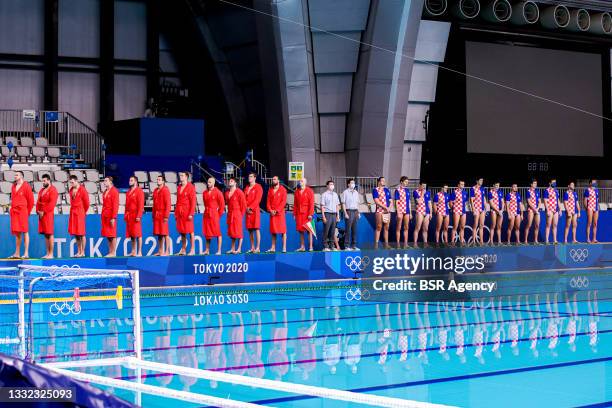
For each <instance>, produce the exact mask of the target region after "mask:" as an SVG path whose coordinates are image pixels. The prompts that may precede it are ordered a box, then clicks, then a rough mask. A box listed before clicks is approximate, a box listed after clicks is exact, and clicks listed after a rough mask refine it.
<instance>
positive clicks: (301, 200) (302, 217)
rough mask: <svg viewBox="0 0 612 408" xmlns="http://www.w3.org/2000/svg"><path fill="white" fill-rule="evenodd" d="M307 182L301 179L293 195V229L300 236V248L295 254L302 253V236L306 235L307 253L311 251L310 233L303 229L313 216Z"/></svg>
mask: <svg viewBox="0 0 612 408" xmlns="http://www.w3.org/2000/svg"><path fill="white" fill-rule="evenodd" d="M307 183H308V180H306V178H303V179H302V180H301V181H300V184H299V185H298V188H297V189H296V190H295V193H294V200H293V216H294V217H295V229H296V230H297V232H298V233H299V235H300V247H299V248H298V249H297V252H304V251H305V250H306V249H305V247H304V246H305V243H304V234H308V243H309V251H312V250H313V246H312V238H313V237H312V232H310V230H309V229H307V228H306V227H305V224H306V223H309V222H310V221H312V218H313V216H314V192H313V191H312V189H311V188H310V187H308V186H307Z"/></svg>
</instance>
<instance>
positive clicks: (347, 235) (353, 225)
mask: <svg viewBox="0 0 612 408" xmlns="http://www.w3.org/2000/svg"><path fill="white" fill-rule="evenodd" d="M347 186H348V188H347V189H346V190H344V191H343V192H342V200H341V201H342V212H343V213H344V225H345V227H344V249H345V250H352V251H357V250H358V249H359V248H357V224H358V222H357V220H359V218H361V214H360V213H359V193H358V192H357V189H356V188H355V180H353V179H349V180H348V183H347Z"/></svg>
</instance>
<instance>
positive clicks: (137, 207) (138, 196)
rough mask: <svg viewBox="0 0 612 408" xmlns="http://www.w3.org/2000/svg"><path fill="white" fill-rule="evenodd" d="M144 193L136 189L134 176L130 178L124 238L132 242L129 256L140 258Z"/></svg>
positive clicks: (126, 197)
mask: <svg viewBox="0 0 612 408" xmlns="http://www.w3.org/2000/svg"><path fill="white" fill-rule="evenodd" d="M143 213H144V193H143V192H142V189H141V188H140V187H138V179H136V176H131V177H130V189H129V190H128V192H127V194H126V195H125V214H124V215H123V219H124V220H125V236H126V237H127V238H130V240H131V241H132V252H130V255H131V256H142V214H143Z"/></svg>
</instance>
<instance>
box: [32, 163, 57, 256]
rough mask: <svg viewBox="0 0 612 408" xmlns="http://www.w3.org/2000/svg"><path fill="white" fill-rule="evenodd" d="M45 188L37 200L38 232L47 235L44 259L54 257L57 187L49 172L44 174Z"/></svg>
mask: <svg viewBox="0 0 612 408" xmlns="http://www.w3.org/2000/svg"><path fill="white" fill-rule="evenodd" d="M42 183H43V188H42V189H41V190H40V191H39V192H38V200H36V214H38V233H39V234H42V235H44V236H45V249H46V251H47V252H46V253H45V256H43V259H51V258H53V234H54V232H55V231H54V229H55V228H54V225H53V224H54V221H55V220H54V218H55V206H56V205H57V197H58V196H59V194H58V193H57V189H56V188H55V186H53V184H51V177H49V175H48V174H43V175H42Z"/></svg>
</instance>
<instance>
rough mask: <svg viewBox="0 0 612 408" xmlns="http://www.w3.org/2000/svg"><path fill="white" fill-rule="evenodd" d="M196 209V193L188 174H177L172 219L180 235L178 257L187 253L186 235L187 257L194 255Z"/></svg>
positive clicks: (183, 172) (182, 172) (184, 172)
mask: <svg viewBox="0 0 612 408" xmlns="http://www.w3.org/2000/svg"><path fill="white" fill-rule="evenodd" d="M195 209H196V192H195V187H194V186H193V184H191V183H190V182H189V173H188V172H186V171H181V172H179V186H178V189H177V190H176V205H175V206H174V218H175V221H176V230H177V231H178V233H179V234H181V250H180V251H179V253H178V255H185V253H186V251H187V235H189V243H190V247H189V255H195V247H194V246H193V239H194V235H193V215H194V214H195Z"/></svg>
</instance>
